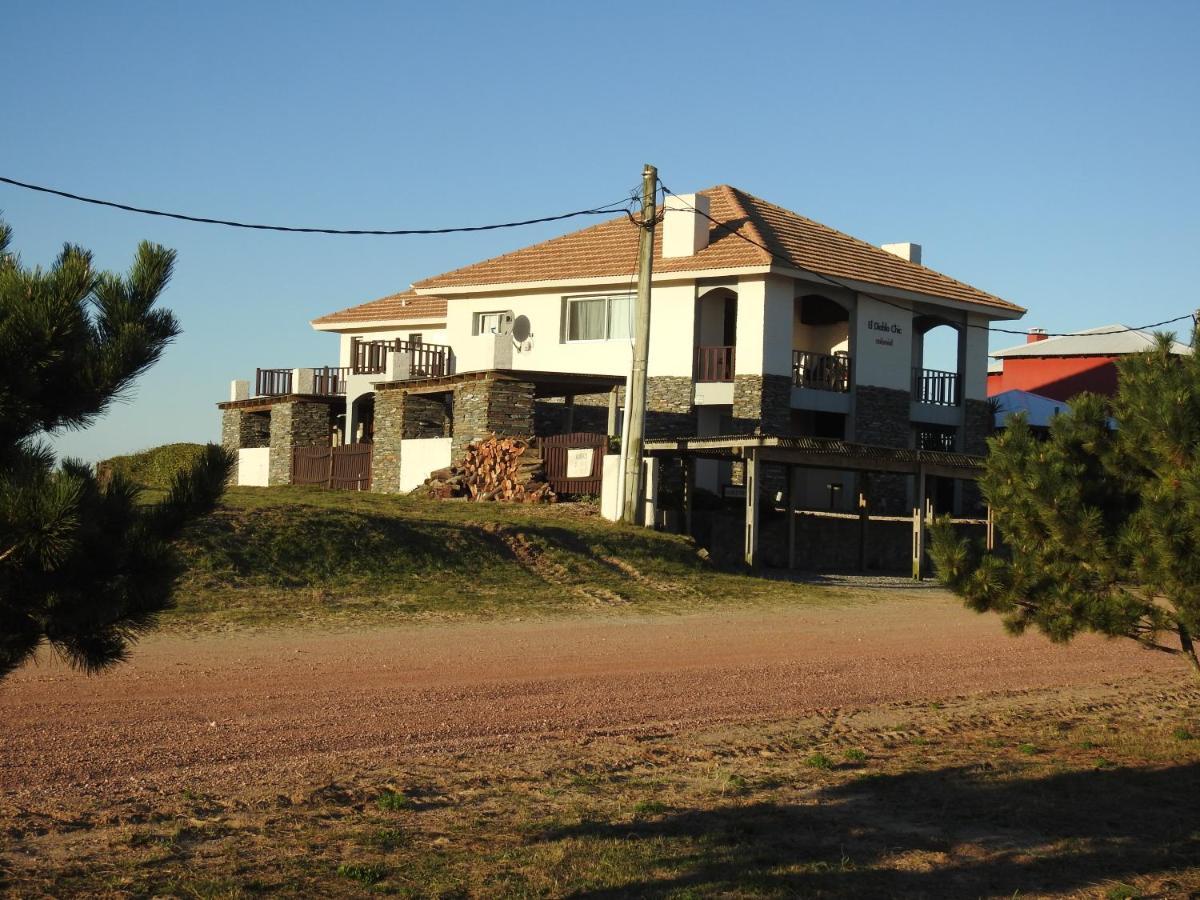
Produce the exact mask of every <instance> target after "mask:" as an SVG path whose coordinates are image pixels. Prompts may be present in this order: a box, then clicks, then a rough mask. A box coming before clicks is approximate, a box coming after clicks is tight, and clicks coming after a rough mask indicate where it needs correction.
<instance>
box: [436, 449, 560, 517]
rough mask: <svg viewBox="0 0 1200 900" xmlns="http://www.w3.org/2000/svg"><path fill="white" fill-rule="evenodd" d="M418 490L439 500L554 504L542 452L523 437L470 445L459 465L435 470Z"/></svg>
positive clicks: (554, 495)
mask: <svg viewBox="0 0 1200 900" xmlns="http://www.w3.org/2000/svg"><path fill="white" fill-rule="evenodd" d="M416 492H417V493H420V494H424V495H425V496H427V497H435V498H437V499H439V500H445V499H449V498H451V497H466V498H467V499H469V500H480V501H483V500H504V501H509V502H513V503H554V502H556V501H557V500H558V495H557V494H555V493H554V491H552V490H551V489H550V485H549V484H547V483H546V478H545V467H544V465H543V462H542V454H541V451H540V450H539V449H538V448H537V447H536V446H534V445H533V444H531V443H530V442H529V441H526V440H522V439H521V438H498V437H490V438H486V439H484V440H482V441H472V442H471V443H469V444H467V446H466V449H465V450H464V451H463V455H462V458H461V459H460V460H459V461H458V464H457V465H454V466H450V467H448V468H445V469H438V470H437V471H435V472H431V473H430V475H429V478H428V479H426V481H425V483H424V484H423V485H422V486H421V487H419V488H417V491H416Z"/></svg>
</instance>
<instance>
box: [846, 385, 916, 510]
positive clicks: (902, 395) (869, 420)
mask: <svg viewBox="0 0 1200 900" xmlns="http://www.w3.org/2000/svg"><path fill="white" fill-rule="evenodd" d="M911 397H912V395H911V394H910V393H909V392H908V391H900V390H896V389H894V388H884V387H875V386H873V385H869V384H860V385H858V386H857V387H856V388H855V391H854V440H855V441H856V442H857V443H859V444H872V445H874V446H876V447H901V448H907V447H911V446H912V441H913V427H912V419H911V418H910V417H909V403H910V400H911ZM909 481H910V478H909V476H907V475H872V476H871V487H870V492H869V493H868V495H867V500H868V502H869V503H870V506H871V512H872V513H873V514H874V515H880V516H904V515H908V514H909V513H911V512H912V510H911V509H909V508H908V507H909V492H908V482H909Z"/></svg>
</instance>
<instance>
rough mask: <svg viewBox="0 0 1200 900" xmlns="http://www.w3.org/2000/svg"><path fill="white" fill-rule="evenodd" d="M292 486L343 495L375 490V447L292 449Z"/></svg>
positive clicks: (357, 445)
mask: <svg viewBox="0 0 1200 900" xmlns="http://www.w3.org/2000/svg"><path fill="white" fill-rule="evenodd" d="M292 484H319V485H321V486H322V487H327V488H334V489H335V490H342V491H369V490H370V489H371V445H370V444H346V445H345V446H342V447H294V448H292Z"/></svg>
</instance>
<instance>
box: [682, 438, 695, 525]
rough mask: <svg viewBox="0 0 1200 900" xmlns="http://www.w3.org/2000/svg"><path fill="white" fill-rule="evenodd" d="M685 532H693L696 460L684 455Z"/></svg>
mask: <svg viewBox="0 0 1200 900" xmlns="http://www.w3.org/2000/svg"><path fill="white" fill-rule="evenodd" d="M682 462H683V533H684V534H686V535H688V536H689V537H691V534H692V502H693V500H695V494H696V460H695V459H693V458H692V457H691V456H684V457H683V460H682Z"/></svg>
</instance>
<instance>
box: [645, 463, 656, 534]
mask: <svg viewBox="0 0 1200 900" xmlns="http://www.w3.org/2000/svg"><path fill="white" fill-rule="evenodd" d="M642 472H643V473H644V476H643V477H644V480H645V483H646V495H645V502H646V506H645V511H646V514H645V517H644V518H643V519H642V524H643V525H645V526H646V527H647V528H656V527H658V460H657V459H655V458H654V457H653V456H647V457H644V458H643V459H642Z"/></svg>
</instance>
